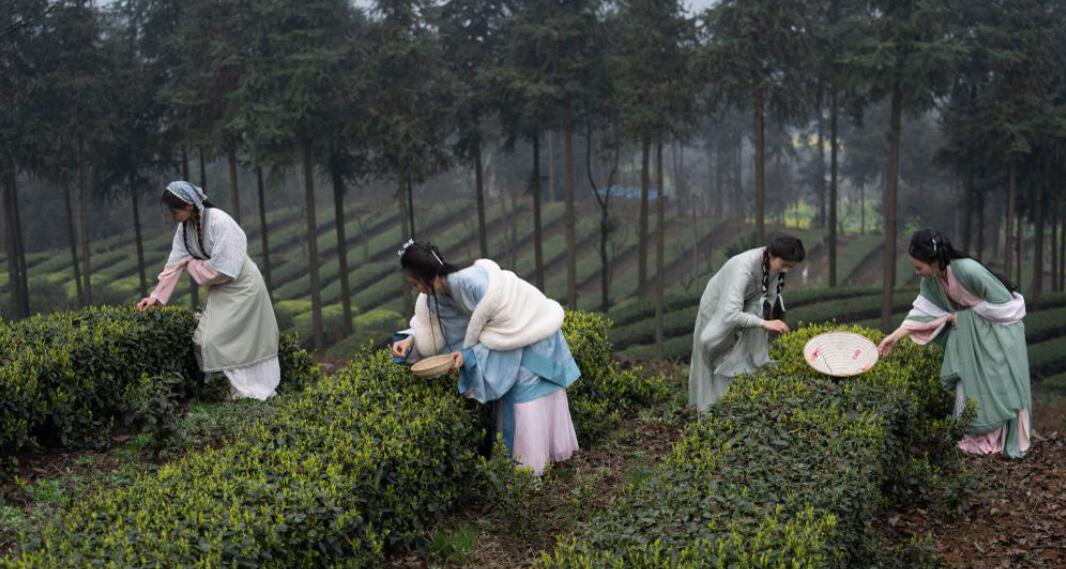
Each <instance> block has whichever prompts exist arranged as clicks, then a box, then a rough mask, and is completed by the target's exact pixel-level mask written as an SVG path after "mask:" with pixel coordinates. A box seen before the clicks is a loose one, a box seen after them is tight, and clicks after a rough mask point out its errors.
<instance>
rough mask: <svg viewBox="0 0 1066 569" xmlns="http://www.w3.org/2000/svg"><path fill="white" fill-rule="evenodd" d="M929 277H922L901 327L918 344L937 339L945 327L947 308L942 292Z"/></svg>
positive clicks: (921, 344)
mask: <svg viewBox="0 0 1066 569" xmlns="http://www.w3.org/2000/svg"><path fill="white" fill-rule="evenodd" d="M939 289H940V287H939V285H938V284H935V283H934V282H933V281H931V280H930V279H929V278H923V279H922V281H921V285H920V288H919V291H918V296H917V297H916V298H915V299H914V302H913V303H912V305H911V306H912V307H911V311H910V312H908V313H907V317H906V318H905V319H904V320H903V324H901V327H902V328H903V329H904V330H907V331H909V332H910V335H909V337H910V339H911V340H912V341H913V342H914V343H915V344H918V345H920V346H924V345H926V344H928V343H929V342H932V341H933V340H935V339H937V338H938V337H939V336H940V334H941V332H944V331H945V330H946V329H947V322H948V314H949V313H948V310H947V308H948V307H947V306H946V305H945V304H946V303H945V302H944V299H943V298H942V297H943V293H942V291H940V290H939Z"/></svg>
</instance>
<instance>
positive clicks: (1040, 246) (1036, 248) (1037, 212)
mask: <svg viewBox="0 0 1066 569" xmlns="http://www.w3.org/2000/svg"><path fill="white" fill-rule="evenodd" d="M1043 182H1044V181H1043V180H1042V179H1039V178H1038V179H1037V180H1036V184H1034V186H1036V187H1035V188H1034V190H1033V192H1034V193H1035V194H1036V199H1034V200H1033V215H1034V216H1035V217H1036V219H1035V220H1033V221H1034V223H1035V224H1036V235H1035V236H1034V237H1035V239H1036V243H1034V244H1033V306H1034V307H1036V306H1040V296H1041V295H1042V294H1043V292H1044V183H1043Z"/></svg>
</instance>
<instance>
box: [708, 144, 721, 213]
mask: <svg viewBox="0 0 1066 569" xmlns="http://www.w3.org/2000/svg"><path fill="white" fill-rule="evenodd" d="M713 159H714V208H713V209H714V216H715V217H722V216H723V215H725V204H724V197H725V196H724V195H723V194H724V190H725V153H723V152H722V145H721V144H715V145H714V158H713ZM711 160H712V158H711V156H710V153H708V156H707V166H708V167H710V166H711Z"/></svg>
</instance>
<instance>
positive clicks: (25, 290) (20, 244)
mask: <svg viewBox="0 0 1066 569" xmlns="http://www.w3.org/2000/svg"><path fill="white" fill-rule="evenodd" d="M11 201H12V206H13V207H14V209H15V246H16V248H17V250H18V255H17V257H16V258H15V259H16V261H17V262H18V268H19V282H20V286H19V288H20V289H21V292H22V294H21V295H20V297H19V300H20V301H21V303H22V315H23V316H27V317H28V316H29V315H30V275H29V271H28V270H27V268H26V241H25V240H24V239H23V238H22V208H21V206H20V205H19V193H18V181H17V179H16V174H15V172H14V171H12V173H11Z"/></svg>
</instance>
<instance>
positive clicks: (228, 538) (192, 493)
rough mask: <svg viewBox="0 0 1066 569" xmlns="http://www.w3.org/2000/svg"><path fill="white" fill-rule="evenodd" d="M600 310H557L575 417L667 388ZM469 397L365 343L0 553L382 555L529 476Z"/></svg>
mask: <svg viewBox="0 0 1066 569" xmlns="http://www.w3.org/2000/svg"><path fill="white" fill-rule="evenodd" d="M608 326H609V322H608V321H607V320H606V319H605V318H604V317H602V316H600V315H593V314H584V313H570V314H568V315H567V319H566V324H565V330H564V332H565V334H566V336H567V340H568V341H569V342H570V345H571V349H572V351H573V352H574V355H575V357H577V358H578V361H579V365H580V367H581V369H582V370H583V372H584V373H585V374H586V375H585V377H583V378H582V379H581V380H579V381H578V383H576V384H575V387H574V389H572V391H573V392H574V393H573V396H572V398H571V400H572V401H573V402H575V403H577V404H576V405H574V406H573V408H574V415H575V419H576V420H577V421H578V422H580V421H581V420H582V417H581V411H580V410H579V409H583V408H588V406H587V405H586V403H587V404H592V403H597V404H602V409H603V410H604V411H605V412H606V413H607V414H610V413H617V412H619V411H620V410H621V409H623V408H625V406H627V405H635V404H638V403H639V402H642V401H645V400H646V399H648V398H652V397H656V396H657V395H658V394H659V392H660V390H661V389H662V387H661V386H660V385H658V384H655V383H652V384H650V385H642V384H641V383H640V382H639V381H637V380H638V379H639V376H636V375H625V374H622V372H621V370H619V369H618V368H617V367H615V365H614V364H612V362H610V344H609V343H608V342H607V340H606V332H607V327H608ZM288 341H290V342H291V341H294V340H288ZM283 365H285V364H284V362H283ZM619 374H621V376H619ZM582 385H584V388H583V390H581V389H578V386H582ZM582 402H584V403H582ZM484 408H486V406H482V407H481V409H484ZM595 408H596V409H601V407H595ZM479 411H480V409H478V406H476V405H472V404H471V403H470V402H469V401H467V400H464V399H463V398H461V397H460V396H458V395H457V394H456V393H455V386H454V383H453V382H452V381H448V380H445V381H426V380H421V379H415V378H412V377H411V375H410V374H409V372H408V371H407V370H406V369H405V368H404V367H402V366H397V365H394V364H392V363H391V358H390V355H389V353H388V351H385V350H378V351H375V352H364V353H362V354H360V356H359V357H358V358H356V359H355V360H353V361H352V362H351V363H350V364H349V365H348V367H347V368H345V369H344V370H342V371H340V372H338V373H337V374H335V375H334V376H331V377H329V378H323V379H320V380H318V381H317V382H315V383H313V384H312V385H310V386H308V387H307V388H306V389H305V390H304V391H301V392H299V393H295V394H293V395H288V396H286V397H284V398H282V399H280V400H278V401H277V402H275V403H274V404H273V409H272V411H271V412H270V413H269V414H268V415H265V417H268V419H264V420H257V421H249V422H242V423H241V424H240V426H239V427H238V433H237V434H236V435H234V436H232V437H228V438H227V440H228V441H230V442H229V443H228V444H226V445H224V446H223V447H221V448H219V449H207V450H203V451H200V452H190V453H188V454H187V455H186V456H185V457H184V458H182V459H180V460H178V461H177V462H174V463H172V464H169V465H165V466H163V467H162V468H160V469H159V470H158V471H157V472H155V473H153V474H149V475H146V476H144V477H142V478H140V479H138V480H136V481H135V482H134V483H133V484H131V485H130V486H129V487H128V488H123V489H119V490H117V491H114V492H112V493H109V494H98V495H95V496H93V497H91V498H89V499H87V500H80V501H78V502H75V503H72V504H71V505H70V507H69V509H68V510H67V511H66V512H65V513H64V514H63V515H61V516H59V517H58V519H57V520H55V521H54V522H53V523H52V524H51V525H49V526H47V527H46V528H45V530H44V531H43V532H42V535H41V536H40V537H39V539H34V540H27V542H26V543H23V544H21V545H20V547H19V549H17V550H16V552H15V556H14V557H11V558H9V559H6V560H0V568H3V569H16V568H17V569H28V568H41V569H43V568H56V569H58V568H66V567H83V566H97V565H99V566H111V567H149V566H150V567H216V566H225V567H278V568H282V567H284V568H288V567H323V566H330V567H339V566H343V567H353V568H359V567H378V566H380V565H381V563H382V560H383V556H384V550H385V548H386V547H388V546H390V545H393V544H398V543H412V542H415V541H419V540H422V539H424V538H425V536H426V535H427V530H428V529H429V528H431V527H432V524H433V523H434V522H435V521H437V520H438V519H439V517H440V516H441V515H442V514H443V513H445V512H447V511H448V510H449V509H450V508H452V507H453V506H454V505H455V504H456V503H457V502H458V501H459V500H460V499H462V498H464V497H468V496H471V495H473V494H475V493H485V495H488V496H496V497H497V498H499V499H502V500H505V501H506V499H507V496H511V497H512V498H513V497H515V496H518V495H520V492H519V493H518V494H516V493H515V492H513V491H512V490H515V488H511V487H510V484H511V483H514V484H520V485H522V486H530V484H531V480H530V479H529V478H528V476H522V475H521V474H520V473H515V472H514V469H513V468H510V469H508V468H506V465H505V464H504V463H503V462H501V461H500V460H499V459H498V458H497V459H495V460H494V461H491V462H486V461H485V460H484V459H482V458H481V457H478V456H477V453H476V449H477V445H478V443H479V442H480V438H481V436H482V434H481V433H480V432H479V430H480V424H481V423H480V418H479V417H478V413H479ZM601 419H603V416H602V415H597V416H596V417H595V418H594V419H591V420H590V419H585V420H586V421H592V422H595V421H598V420H601ZM579 429H580V427H579ZM512 501H513V500H512ZM512 506H517V502H514V503H513V504H512Z"/></svg>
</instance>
